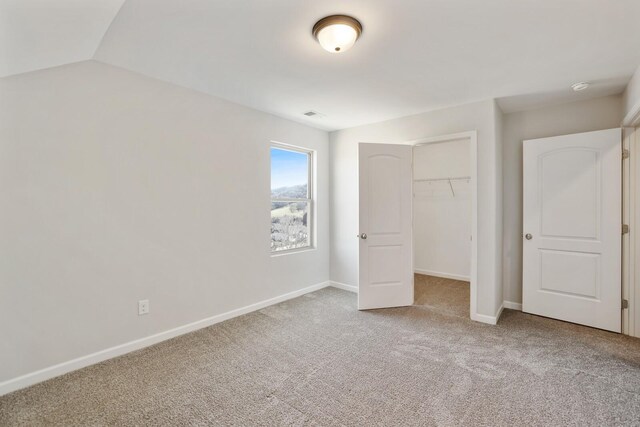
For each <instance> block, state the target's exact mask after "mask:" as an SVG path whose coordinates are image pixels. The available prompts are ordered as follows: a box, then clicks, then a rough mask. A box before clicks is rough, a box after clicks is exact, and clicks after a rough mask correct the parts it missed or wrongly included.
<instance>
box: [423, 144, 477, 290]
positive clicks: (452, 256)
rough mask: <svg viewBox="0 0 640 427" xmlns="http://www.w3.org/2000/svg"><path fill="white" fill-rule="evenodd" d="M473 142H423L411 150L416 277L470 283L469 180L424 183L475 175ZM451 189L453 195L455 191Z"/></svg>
mask: <svg viewBox="0 0 640 427" xmlns="http://www.w3.org/2000/svg"><path fill="white" fill-rule="evenodd" d="M470 162H471V160H470V141H469V139H462V140H459V141H447V142H439V143H432V144H425V145H421V146H418V147H416V148H415V149H414V150H413V178H414V184H413V193H414V198H413V247H414V269H415V271H416V273H421V274H431V275H435V276H444V277H450V278H456V279H459V280H469V274H470V270H471V240H470V239H469V238H470V236H471V185H470V182H469V180H453V181H451V182H450V183H449V181H420V180H425V179H438V178H447V177H468V176H470V175H471V167H470V166H471V163H470ZM452 188H453V191H452Z"/></svg>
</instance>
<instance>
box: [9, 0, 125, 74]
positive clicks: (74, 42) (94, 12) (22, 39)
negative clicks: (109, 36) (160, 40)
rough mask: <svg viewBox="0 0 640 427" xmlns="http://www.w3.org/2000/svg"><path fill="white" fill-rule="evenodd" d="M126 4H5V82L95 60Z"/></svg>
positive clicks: (114, 0) (87, 0)
mask: <svg viewBox="0 0 640 427" xmlns="http://www.w3.org/2000/svg"><path fill="white" fill-rule="evenodd" d="M123 2H124V0H0V77H5V76H9V75H12V74H18V73H25V72H28V71H33V70H39V69H42V68H48V67H54V66H56V65H62V64H68V63H70V62H77V61H84V60H87V59H91V58H92V57H93V55H94V53H95V52H96V49H97V48H98V45H99V44H100V41H101V40H102V37H103V36H104V33H105V32H106V31H107V28H108V27H109V24H111V22H112V21H113V18H114V17H115V16H116V14H117V13H118V10H119V9H120V6H122V3H123Z"/></svg>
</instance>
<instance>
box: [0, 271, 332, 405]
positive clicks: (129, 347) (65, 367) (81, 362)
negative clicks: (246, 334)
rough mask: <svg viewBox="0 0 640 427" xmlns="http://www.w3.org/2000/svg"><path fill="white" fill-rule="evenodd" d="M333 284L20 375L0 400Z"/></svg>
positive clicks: (1, 389)
mask: <svg viewBox="0 0 640 427" xmlns="http://www.w3.org/2000/svg"><path fill="white" fill-rule="evenodd" d="M331 285H332V283H331V282H329V281H327V282H322V283H318V284H316V285H312V286H308V287H306V288H303V289H299V290H297V291H293V292H289V293H286V294H284V295H279V296H277V297H274V298H269V299H267V300H264V301H260V302H257V303H255V304H251V305H247V306H245V307H241V308H238V309H235V310H231V311H228V312H226V313H222V314H218V315H216V316H212V317H207V318H205V319H202V320H198V321H196V322H193V323H189V324H186V325H183V326H179V327H177V328H173V329H169V330H167V331H164V332H160V333H157V334H154V335H150V336H148V337H144V338H140V339H137V340H134V341H129V342H127V343H124V344H120V345H117V346H115V347H111V348H107V349H104V350H101V351H98V352H95V353H92V354H88V355H86V356H81V357H78V358H76V359H73V360H69V361H67V362H62V363H59V364H57V365H53V366H49V367H48V368H44V369H40V370H38V371H35V372H31V373H29V374H25V375H21V376H19V377H16V378H12V379H10V380H7V381H3V382H1V383H0V396H2V395H4V394H7V393H11V392H12V391H15V390H19V389H21V388H25V387H28V386H30V385H33V384H36V383H39V382H42V381H45V380H48V379H51V378H54V377H57V376H60V375H63V374H66V373H68V372H72V371H75V370H78V369H81V368H84V367H87V366H89V365H94V364H96V363H99V362H103V361H105V360H107V359H112V358H114V357H117V356H121V355H123V354H126V353H130V352H132V351H135V350H140V349H142V348H145V347H149V346H151V345H154V344H157V343H159V342H162V341H166V340H168V339H171V338H175V337H177V336H180V335H184V334H187V333H189V332H193V331H197V330H198V329H202V328H206V327H207V326H211V325H215V324H216V323H220V322H223V321H225V320H229V319H232V318H234V317H238V316H242V315H243V314H247V313H251V312H252V311H256V310H260V309H263V308H265V307H268V306H270V305H274V304H278V303H280V302H283V301H287V300H290V299H292V298H297V297H299V296H301V295H304V294H308V293H309V292H314V291H317V290H319V289H322V288H326V287H327V286H331Z"/></svg>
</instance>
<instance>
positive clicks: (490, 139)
mask: <svg viewBox="0 0 640 427" xmlns="http://www.w3.org/2000/svg"><path fill="white" fill-rule="evenodd" d="M501 114H502V113H501V112H500V111H499V109H498V108H497V106H496V105H495V103H494V102H493V101H482V102H478V103H474V104H467V105H462V106H457V107H452V108H447V109H443V110H437V111H431V112H427V113H423V114H418V115H415V116H408V117H402V118H399V119H394V120H388V121H385V122H380V123H374V124H370V125H365V126H359V127H355V128H350V129H344V130H340V131H336V132H331V133H330V134H329V135H330V136H329V138H330V151H331V161H330V175H331V184H330V185H331V189H330V195H331V280H332V281H335V282H339V283H344V284H347V285H352V286H357V285H358V240H357V239H356V238H355V237H354V236H355V235H356V234H357V233H358V232H359V230H358V156H357V153H358V143H359V142H373V143H392V144H401V143H404V142H406V141H410V140H416V139H419V138H426V137H432V136H438V135H446V134H452V133H458V132H464V131H470V130H477V132H478V246H479V251H478V301H477V312H478V313H480V314H483V315H486V316H495V315H496V313H497V310H498V309H499V305H500V303H501V296H502V282H501V280H502V277H501V276H502V275H501V271H502V269H501V262H502V259H501V251H502V247H501V241H502V238H501V236H502V235H501V226H502V224H501V223H500V222H499V221H497V220H496V218H499V217H500V214H501V212H502V206H500V205H499V203H500V197H499V196H498V193H497V192H496V191H495V190H496V188H497V186H498V185H500V179H501V178H499V176H498V174H499V169H498V167H499V166H498V164H497V162H498V161H499V158H500V156H501V151H500V150H499V148H500V142H499V141H496V128H495V126H496V121H497V120H499V119H497V118H496V116H497V115H501ZM498 294H499V295H500V298H497V297H496V295H498Z"/></svg>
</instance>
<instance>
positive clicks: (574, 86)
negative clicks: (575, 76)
mask: <svg viewBox="0 0 640 427" xmlns="http://www.w3.org/2000/svg"><path fill="white" fill-rule="evenodd" d="M589 86H590V83H589V82H579V83H574V84H572V85H571V89H573V91H574V92H580V91H582V90H585V89H588V88H589Z"/></svg>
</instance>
